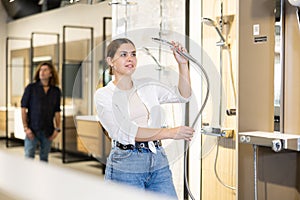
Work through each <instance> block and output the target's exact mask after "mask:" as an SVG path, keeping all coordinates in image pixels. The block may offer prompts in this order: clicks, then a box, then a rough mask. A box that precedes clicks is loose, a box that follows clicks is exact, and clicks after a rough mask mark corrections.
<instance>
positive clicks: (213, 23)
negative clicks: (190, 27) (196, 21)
mask: <svg viewBox="0 0 300 200" xmlns="http://www.w3.org/2000/svg"><path fill="white" fill-rule="evenodd" d="M202 23H204V24H206V25H208V26H213V27H216V26H217V22H216V21H214V20H212V19H210V18H208V17H203V18H202Z"/></svg>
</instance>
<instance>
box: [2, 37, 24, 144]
mask: <svg viewBox="0 0 300 200" xmlns="http://www.w3.org/2000/svg"><path fill="white" fill-rule="evenodd" d="M12 41H15V42H19V43H20V44H17V45H15V46H14V48H24V46H23V45H22V44H21V42H23V43H24V42H25V43H27V42H28V46H27V47H29V44H30V39H29V38H22V37H7V38H6V54H5V56H6V57H5V61H6V98H5V109H4V110H1V112H2V111H5V117H3V118H4V120H5V125H4V126H5V137H1V139H5V140H6V147H7V148H8V147H15V146H22V145H23V140H20V139H18V138H15V133H14V132H15V131H14V129H15V128H14V112H15V106H17V105H14V104H17V102H13V101H15V100H12V99H13V95H14V96H18V97H19V96H21V95H22V92H23V89H24V88H23V87H22V86H23V85H24V83H25V80H24V77H25V71H26V66H27V64H26V58H25V57H18V58H15V59H14V62H13V60H12V57H11V48H12V47H11V45H10V42H12ZM12 76H15V77H14V78H13V77H12ZM16 76H18V77H16ZM13 79H14V81H21V83H14V84H12V80H13ZM16 99H18V98H16ZM16 101H17V100H16ZM1 123H2V122H1Z"/></svg>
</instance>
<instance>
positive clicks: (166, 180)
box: [105, 147, 177, 199]
mask: <svg viewBox="0 0 300 200" xmlns="http://www.w3.org/2000/svg"><path fill="white" fill-rule="evenodd" d="M156 150H157V153H156V154H154V153H152V152H151V151H150V150H149V149H144V148H142V149H136V148H135V149H133V150H121V149H119V148H118V147H113V148H112V150H111V152H110V155H109V157H108V159H107V163H106V169H105V180H111V181H115V182H119V183H124V184H127V185H131V186H134V187H136V188H140V189H142V190H146V191H151V192H156V193H160V194H162V195H167V196H168V197H173V198H174V199H177V195H176V191H175V187H174V184H173V179H172V172H171V170H170V168H169V164H168V159H167V156H166V154H165V151H164V149H163V148H162V147H157V148H156Z"/></svg>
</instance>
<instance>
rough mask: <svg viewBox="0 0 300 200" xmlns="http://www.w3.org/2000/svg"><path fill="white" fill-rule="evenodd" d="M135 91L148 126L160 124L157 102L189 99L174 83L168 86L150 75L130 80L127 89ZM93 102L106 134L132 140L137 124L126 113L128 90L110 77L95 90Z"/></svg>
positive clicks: (125, 140) (116, 138)
mask: <svg viewBox="0 0 300 200" xmlns="http://www.w3.org/2000/svg"><path fill="white" fill-rule="evenodd" d="M135 92H136V94H137V95H138V97H139V98H140V100H141V101H142V103H143V104H144V105H145V106H146V108H147V110H148V113H149V115H148V116H147V119H148V123H147V125H148V126H147V127H148V128H160V127H161V107H160V104H164V103H186V102H188V101H189V98H184V97H182V96H181V95H180V92H179V90H178V87H177V86H173V87H169V86H167V85H164V84H162V83H160V82H158V81H156V80H153V79H137V80H133V90H132V91H130V93H132V94H133V93H135ZM94 102H95V104H96V110H97V117H98V119H99V121H100V123H101V124H102V126H103V127H104V128H105V130H106V131H107V132H108V134H109V136H110V137H111V138H112V139H113V140H116V141H118V142H120V143H122V144H135V137H136V134H137V131H138V127H139V125H138V124H137V123H136V122H134V121H133V120H132V119H131V116H130V106H129V105H128V91H127V92H126V90H125V91H124V90H120V89H119V88H118V87H116V86H115V85H114V83H113V82H112V81H111V82H109V83H108V84H107V85H106V86H105V87H102V88H99V89H98V90H97V91H96V92H95V94H94ZM131 106H133V105H131Z"/></svg>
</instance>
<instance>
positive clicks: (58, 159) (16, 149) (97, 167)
mask: <svg viewBox="0 0 300 200" xmlns="http://www.w3.org/2000/svg"><path fill="white" fill-rule="evenodd" d="M0 150H3V151H6V152H9V153H12V154H16V155H20V156H22V157H24V146H22V145H14V146H12V147H6V141H5V140H0ZM73 160H74V159H73ZM76 160H78V161H75V162H74V161H72V162H67V163H63V162H62V153H61V152H58V151H52V152H51V153H50V154H49V164H50V165H56V166H59V167H64V168H69V169H70V170H78V171H80V172H84V173H88V174H92V175H95V176H98V177H99V179H103V177H104V174H103V171H102V165H101V163H100V162H99V161H97V160H96V159H85V160H83V159H76ZM82 160H83V161H82ZM35 161H36V162H39V155H38V152H37V153H36V157H35Z"/></svg>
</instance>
